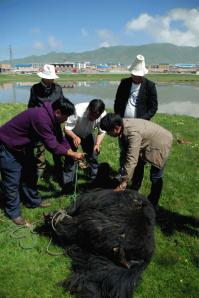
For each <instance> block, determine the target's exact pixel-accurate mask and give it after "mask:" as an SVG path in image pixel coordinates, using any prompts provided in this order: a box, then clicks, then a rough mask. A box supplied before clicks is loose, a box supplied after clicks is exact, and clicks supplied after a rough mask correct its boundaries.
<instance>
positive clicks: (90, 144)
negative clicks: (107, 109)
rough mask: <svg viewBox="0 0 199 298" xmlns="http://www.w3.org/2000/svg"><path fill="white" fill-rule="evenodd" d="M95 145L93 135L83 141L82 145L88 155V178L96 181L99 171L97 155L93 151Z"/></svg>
mask: <svg viewBox="0 0 199 298" xmlns="http://www.w3.org/2000/svg"><path fill="white" fill-rule="evenodd" d="M94 144H95V138H94V136H93V135H92V134H90V135H89V136H88V137H86V138H85V139H82V142H81V145H82V149H83V152H85V153H86V156H85V157H86V161H87V162H88V164H89V167H88V169H87V174H88V177H89V178H90V179H91V180H92V181H94V180H95V178H96V176H97V171H98V167H99V164H98V161H97V154H96V153H95V152H94V151H93V148H94Z"/></svg>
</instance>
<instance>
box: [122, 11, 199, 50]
mask: <svg viewBox="0 0 199 298" xmlns="http://www.w3.org/2000/svg"><path fill="white" fill-rule="evenodd" d="M126 30H127V32H132V33H135V32H137V31H143V32H144V33H145V34H146V33H147V34H148V35H149V36H150V37H151V38H152V41H154V42H169V43H173V44H176V45H184V46H199V9H196V8H194V9H183V8H176V9H173V10H171V11H170V12H169V13H168V14H167V15H163V16H159V15H157V16H151V15H149V14H147V13H144V14H141V15H140V16H138V18H136V19H132V20H131V21H129V22H127V24H126Z"/></svg>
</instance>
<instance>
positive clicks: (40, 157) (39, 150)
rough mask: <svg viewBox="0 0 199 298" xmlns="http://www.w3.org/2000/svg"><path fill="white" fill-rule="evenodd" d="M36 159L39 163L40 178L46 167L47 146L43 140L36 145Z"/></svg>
mask: <svg viewBox="0 0 199 298" xmlns="http://www.w3.org/2000/svg"><path fill="white" fill-rule="evenodd" d="M35 159H36V164H37V176H38V178H40V177H41V176H42V175H43V173H44V170H45V168H46V158H45V146H44V144H43V143H41V142H38V143H36V145H35Z"/></svg>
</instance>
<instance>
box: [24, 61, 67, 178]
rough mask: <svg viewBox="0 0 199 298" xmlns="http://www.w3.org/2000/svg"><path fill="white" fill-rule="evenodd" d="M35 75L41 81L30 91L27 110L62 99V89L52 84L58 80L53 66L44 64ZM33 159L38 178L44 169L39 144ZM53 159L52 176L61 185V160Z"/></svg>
mask: <svg viewBox="0 0 199 298" xmlns="http://www.w3.org/2000/svg"><path fill="white" fill-rule="evenodd" d="M37 75H38V76H39V77H40V78H41V81H40V82H39V83H37V84H34V85H33V86H32V88H31V90H30V99H29V102H28V108H33V107H41V106H43V104H44V103H45V102H47V101H50V102H54V101H55V100H57V99H59V98H61V97H63V92H62V87H61V86H60V85H59V84H57V83H55V82H54V80H55V79H57V78H59V77H58V76H57V75H56V72H55V67H54V65H50V64H45V65H44V66H43V69H42V70H41V71H40V72H38V73H37ZM35 157H36V160H37V174H38V177H41V176H42V175H43V173H44V170H45V167H46V162H45V147H44V145H43V144H42V143H41V142H39V143H37V144H36V156H35ZM53 159H54V163H55V167H54V176H55V177H57V180H58V181H59V182H60V183H61V177H62V173H61V172H62V170H61V168H62V167H61V159H60V157H57V156H53Z"/></svg>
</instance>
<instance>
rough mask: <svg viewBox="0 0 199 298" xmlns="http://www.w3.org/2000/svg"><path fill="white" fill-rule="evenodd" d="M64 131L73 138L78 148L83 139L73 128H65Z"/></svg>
mask: <svg viewBox="0 0 199 298" xmlns="http://www.w3.org/2000/svg"><path fill="white" fill-rule="evenodd" d="M64 132H65V134H66V136H67V137H69V138H71V139H72V140H73V144H74V146H75V147H76V148H78V147H79V146H80V144H81V139H80V137H78V136H77V135H76V134H75V133H74V132H73V131H72V130H69V129H66V128H65V129H64Z"/></svg>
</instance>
